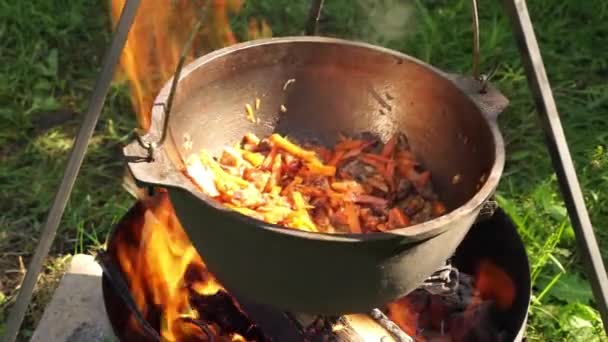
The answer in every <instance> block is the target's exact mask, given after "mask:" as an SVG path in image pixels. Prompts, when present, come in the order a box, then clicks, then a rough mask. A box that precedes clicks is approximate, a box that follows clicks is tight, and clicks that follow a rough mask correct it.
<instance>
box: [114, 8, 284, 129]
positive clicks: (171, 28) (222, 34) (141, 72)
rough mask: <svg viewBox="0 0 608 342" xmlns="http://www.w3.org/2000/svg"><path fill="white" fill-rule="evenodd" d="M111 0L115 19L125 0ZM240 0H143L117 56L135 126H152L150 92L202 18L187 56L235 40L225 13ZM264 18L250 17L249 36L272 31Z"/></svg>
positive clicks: (171, 71)
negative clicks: (126, 83)
mask: <svg viewBox="0 0 608 342" xmlns="http://www.w3.org/2000/svg"><path fill="white" fill-rule="evenodd" d="M110 1H111V6H110V10H111V19H112V23H113V25H116V23H117V22H118V18H119V17H120V13H121V11H122V8H123V6H124V4H125V0H110ZM243 3H244V0H146V1H142V2H141V5H140V7H139V10H138V12H137V16H136V18H135V22H134V23H133V26H132V28H131V31H130V32H129V35H128V38H127V42H126V45H125V49H124V50H123V54H122V56H121V59H120V66H121V70H122V72H123V73H124V75H123V76H126V78H127V79H128V82H129V85H130V88H131V102H132V105H133V108H134V110H135V113H136V115H137V121H138V124H139V126H140V127H141V128H142V129H143V130H147V129H148V128H149V126H150V110H151V108H152V102H153V101H154V97H155V96H156V94H157V93H158V92H159V90H160V89H161V87H162V86H163V84H164V83H165V82H166V81H167V80H168V79H169V78H170V77H171V76H172V75H173V74H174V73H175V67H176V66H177V62H178V60H179V58H180V55H181V53H182V49H183V47H184V45H185V42H186V40H187V38H188V36H189V34H190V31H191V30H192V28H193V27H194V25H195V23H196V22H197V21H198V20H199V18H202V20H203V23H204V25H203V28H202V29H201V30H200V32H198V33H197V35H196V36H195V39H194V40H193V42H192V48H191V49H190V51H189V53H188V54H187V60H192V59H193V58H194V57H196V56H201V55H203V54H205V53H208V52H211V51H213V50H215V49H219V48H222V47H225V46H229V45H232V44H235V43H237V38H236V36H235V34H234V32H233V31H232V28H231V27H230V23H229V16H230V15H231V14H235V13H238V11H239V10H240V9H241V7H242V5H243ZM271 36H272V30H271V29H270V26H269V25H268V23H267V22H266V21H265V20H262V21H261V22H259V23H258V20H257V19H255V18H252V19H250V22H249V31H248V32H247V37H249V39H257V38H263V37H271Z"/></svg>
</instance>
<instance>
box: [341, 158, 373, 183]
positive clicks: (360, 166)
mask: <svg viewBox="0 0 608 342" xmlns="http://www.w3.org/2000/svg"><path fill="white" fill-rule="evenodd" d="M340 170H341V171H343V172H345V173H348V174H349V175H350V176H351V177H353V178H354V179H355V180H357V181H359V182H364V181H365V180H366V179H367V178H368V177H371V176H372V175H374V174H375V173H376V170H375V169H374V168H373V167H372V166H369V165H367V164H365V163H363V162H361V161H359V160H357V159H354V160H351V161H349V162H346V163H344V164H343V166H342V167H341V168H340Z"/></svg>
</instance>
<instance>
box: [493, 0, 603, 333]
mask: <svg viewBox="0 0 608 342" xmlns="http://www.w3.org/2000/svg"><path fill="white" fill-rule="evenodd" d="M504 4H505V8H506V9H507V12H508V14H509V17H510V18H511V24H512V26H513V31H514V33H515V37H516V39H517V43H518V46H519V50H520V53H521V59H522V61H523V64H524V67H525V70H526V75H527V77H528V83H529V85H530V90H531V91H532V95H533V97H534V101H535V103H536V108H537V110H538V114H539V115H540V119H541V122H542V127H543V130H544V132H545V138H546V141H547V146H548V148H549V153H550V154H551V159H552V161H553V168H554V169H555V172H556V174H557V178H558V181H559V185H560V189H561V193H562V196H563V197H564V202H565V203H566V207H567V208H568V214H569V216H570V221H571V223H572V227H573V228H574V231H575V233H576V241H577V243H578V250H579V252H580V253H581V256H582V258H583V261H584V262H585V264H586V266H587V271H588V272H587V273H588V274H587V275H588V277H589V280H590V282H591V287H592V289H593V295H594V296H595V302H596V304H597V307H598V309H599V311H600V315H601V316H602V321H603V323H604V330H606V331H607V332H608V276H607V275H606V269H605V268H604V263H603V261H602V255H601V254H600V249H599V247H598V244H597V241H596V239H595V235H594V233H593V227H592V226H591V220H590V219H589V214H588V213H587V208H586V207H585V200H584V198H583V193H582V191H581V188H580V185H579V183H578V180H577V177H576V170H575V169H574V164H573V163H572V158H571V157H570V152H569V150H568V143H567V142H566V137H565V136H564V132H563V130H562V125H561V122H560V119H559V114H558V112H557V106H556V105H555V100H554V99H553V93H552V91H551V86H550V85H549V80H548V78H547V74H546V72H545V66H544V64H543V60H542V57H541V54H540V48H539V47H538V43H537V41H536V36H535V35H534V28H533V26H532V21H531V20H530V15H529V13H528V8H527V6H526V1H525V0H505V1H504Z"/></svg>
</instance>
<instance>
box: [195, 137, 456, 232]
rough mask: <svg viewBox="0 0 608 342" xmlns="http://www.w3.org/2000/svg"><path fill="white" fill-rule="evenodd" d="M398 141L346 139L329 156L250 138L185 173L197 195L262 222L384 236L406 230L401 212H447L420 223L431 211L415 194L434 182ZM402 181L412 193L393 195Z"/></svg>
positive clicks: (438, 206) (278, 140)
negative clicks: (200, 193)
mask: <svg viewBox="0 0 608 342" xmlns="http://www.w3.org/2000/svg"><path fill="white" fill-rule="evenodd" d="M399 139H400V137H399V136H397V135H396V136H394V137H391V139H389V141H387V142H386V144H384V145H382V143H381V142H379V141H378V140H376V139H368V140H366V139H352V138H343V139H341V140H340V141H339V142H338V143H337V144H336V146H334V148H332V149H328V148H326V147H324V146H316V145H305V146H298V145H297V144H294V143H293V142H291V141H289V140H288V139H287V138H285V137H282V136H280V135H278V134H272V135H270V136H269V137H268V139H267V140H262V139H260V138H258V137H257V136H255V135H254V134H252V133H249V134H247V135H245V136H244V138H243V139H242V141H241V143H240V144H237V145H235V146H234V147H226V148H225V149H224V150H223V151H222V153H221V154H220V158H219V160H217V159H214V158H212V157H211V156H210V155H208V154H207V153H205V152H204V151H203V152H202V153H201V154H200V156H194V155H193V156H191V158H188V161H187V163H186V171H187V172H188V174H189V176H190V177H191V179H192V180H193V181H194V182H195V183H197V184H199V187H200V190H201V191H203V192H205V193H207V194H208V195H213V198H214V199H216V200H217V201H219V202H221V203H223V204H225V205H226V206H227V207H229V208H232V209H234V210H236V211H238V212H240V213H242V214H243V215H247V216H252V217H255V218H257V219H260V220H263V221H265V222H269V223H273V224H279V225H282V226H284V227H289V228H293V229H301V230H305V231H309V232H319V231H322V232H328V233H332V232H350V233H368V232H374V231H381V232H382V231H388V230H391V229H396V228H401V227H406V226H408V225H410V219H409V217H408V216H407V215H406V214H405V211H407V213H411V214H412V215H414V214H416V215H417V216H416V219H417V221H420V220H421V217H422V220H425V219H431V218H433V217H437V216H441V215H443V214H445V213H446V212H447V210H446V208H445V206H444V205H443V203H441V202H440V201H438V200H437V201H433V202H432V203H430V204H431V206H432V207H431V208H432V210H430V211H424V214H423V215H418V213H423V211H421V210H422V209H423V208H425V207H426V205H427V204H428V203H427V202H426V200H425V199H424V198H423V197H421V196H420V194H419V193H417V192H419V191H422V188H421V187H424V186H427V185H429V182H430V179H431V174H430V172H429V171H422V172H418V171H417V169H415V166H417V165H418V163H417V162H416V158H415V156H414V154H413V153H411V151H409V150H408V148H409V147H407V146H400V145H399V144H398V143H397V142H398V141H399ZM263 142H264V145H262V143H263ZM265 142H268V145H269V147H270V148H269V149H268V146H266V144H265ZM373 144H381V146H378V147H379V148H380V149H381V151H382V152H380V153H376V152H371V151H370V150H369V149H368V147H370V146H372V145H373ZM346 162H348V167H346V165H345V164H346ZM342 165H344V166H345V167H342ZM368 165H369V166H371V167H369V166H368ZM402 180H407V181H409V182H412V183H413V184H414V186H413V187H410V186H400V187H397V186H396V184H400V185H401V184H402V183H401V182H402ZM406 185H407V183H406ZM425 191H426V189H425ZM404 210H405V211H404Z"/></svg>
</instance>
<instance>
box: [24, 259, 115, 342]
mask: <svg viewBox="0 0 608 342" xmlns="http://www.w3.org/2000/svg"><path fill="white" fill-rule="evenodd" d="M101 274H102V270H101V267H100V266H99V264H97V262H95V259H94V258H93V257H92V256H90V255H84V254H78V255H75V256H74V257H73V258H72V262H71V264H70V269H69V270H68V272H67V273H66V274H65V275H64V276H63V278H62V279H61V281H60V283H59V286H58V287H57V290H55V293H54V294H53V298H52V299H51V302H50V303H49V305H48V306H47V307H46V309H45V310H44V314H43V315H42V319H41V320H40V323H39V324H38V327H37V328H36V331H35V332H34V335H33V336H32V339H31V340H30V341H32V342H48V341H53V342H110V341H117V339H116V338H115V337H114V334H113V333H112V327H111V325H110V322H109V321H108V316H107V314H106V310H105V306H104V303H103V294H102V290H101Z"/></svg>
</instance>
